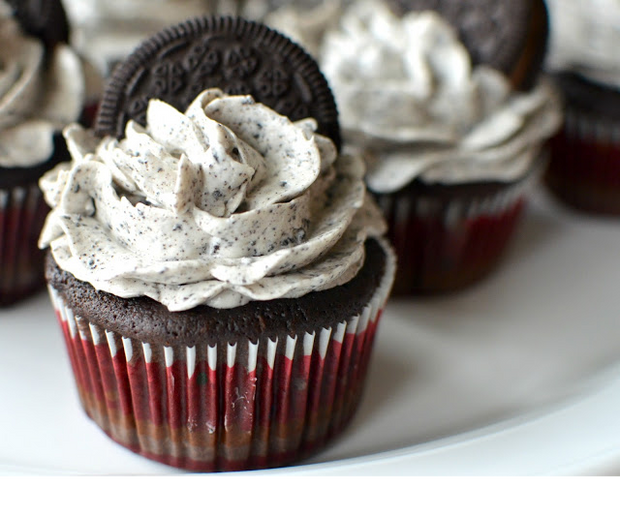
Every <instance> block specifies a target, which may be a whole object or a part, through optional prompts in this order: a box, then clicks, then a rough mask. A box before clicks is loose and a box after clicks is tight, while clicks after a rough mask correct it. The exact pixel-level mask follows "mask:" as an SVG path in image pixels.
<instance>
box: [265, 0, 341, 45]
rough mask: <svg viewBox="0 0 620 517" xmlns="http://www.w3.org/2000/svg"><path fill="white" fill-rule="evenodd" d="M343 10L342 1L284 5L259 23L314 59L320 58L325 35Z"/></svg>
mask: <svg viewBox="0 0 620 517" xmlns="http://www.w3.org/2000/svg"><path fill="white" fill-rule="evenodd" d="M343 7H344V6H343V0H321V1H320V2H319V3H317V4H316V5H311V6H299V5H295V4H294V3H293V4H292V5H290V4H286V5H283V6H282V7H279V8H278V9H276V10H274V11H272V12H269V13H267V14H266V15H265V17H264V20H263V21H264V23H265V24H267V25H269V26H270V27H272V28H273V29H276V30H279V31H281V32H282V33H283V34H286V35H287V36H288V37H289V38H291V39H292V40H293V41H295V42H297V43H299V44H300V45H301V46H302V47H303V48H304V49H305V50H306V52H308V53H309V54H311V55H313V56H315V57H316V56H319V55H320V51H321V46H322V44H323V39H324V38H325V34H326V32H327V31H328V30H331V29H335V28H336V27H338V20H339V19H340V17H341V16H342V12H343Z"/></svg>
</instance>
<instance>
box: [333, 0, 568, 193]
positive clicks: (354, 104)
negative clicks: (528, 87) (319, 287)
mask: <svg viewBox="0 0 620 517" xmlns="http://www.w3.org/2000/svg"><path fill="white" fill-rule="evenodd" d="M322 68H323V70H324V72H325V74H326V76H327V77H328V79H329V80H330V83H331V85H332V88H333V90H334V92H335V96H336V100H337V102H338V107H339V111H340V121H341V125H342V126H343V129H344V135H345V139H346V140H348V141H349V142H350V143H354V144H356V145H358V146H359V147H360V148H363V149H364V150H365V151H366V153H367V154H368V158H369V161H370V167H369V169H370V172H369V175H368V185H369V187H370V189H371V190H374V191H376V192H393V191H396V190H398V189H400V188H402V187H404V186H405V185H407V184H409V183H410V182H411V181H412V180H414V179H416V178H419V179H420V180H422V181H424V182H427V183H444V184H453V183H463V182H475V181H512V180H515V179H518V178H520V177H522V176H524V175H525V174H527V173H528V172H529V171H530V170H531V168H532V166H533V164H534V163H535V162H536V160H537V158H538V157H539V155H540V149H541V145H542V144H543V143H544V141H545V139H546V138H548V137H549V136H550V135H552V134H553V133H554V132H555V131H556V129H557V128H558V126H559V124H560V121H561V107H560V102H559V99H558V96H557V94H556V92H555V91H554V89H553V88H552V87H551V86H550V85H549V84H548V83H547V82H544V81H542V82H540V83H539V84H538V86H537V87H535V88H534V89H533V90H532V91H531V92H527V93H513V92H512V90H511V87H510V84H509V82H508V80H507V79H506V77H504V76H503V75H502V74H501V73H500V72H498V71H496V70H494V69H492V68H489V67H487V66H477V67H475V68H474V67H472V65H471V59H470V56H469V54H468V53H467V50H466V49H465V48H464V46H463V45H462V44H461V43H460V42H459V40H458V37H457V35H456V33H455V31H454V30H453V29H452V28H451V26H449V25H448V24H447V23H446V22H445V21H443V20H442V18H441V17H440V16H439V15H437V14H436V13H434V12H421V13H417V12H412V13H408V14H407V15H405V16H403V17H402V18H397V17H396V16H395V15H393V14H392V13H391V12H390V11H389V9H388V8H387V7H385V6H383V5H382V4H381V3H378V2H376V1H370V2H360V3H356V4H355V5H354V6H353V7H351V8H350V9H349V10H348V11H347V12H346V13H345V15H344V16H343V17H342V19H341V23H340V28H339V29H338V30H337V31H332V32H329V33H328V34H327V36H326V40H325V42H324V44H323V54H322Z"/></svg>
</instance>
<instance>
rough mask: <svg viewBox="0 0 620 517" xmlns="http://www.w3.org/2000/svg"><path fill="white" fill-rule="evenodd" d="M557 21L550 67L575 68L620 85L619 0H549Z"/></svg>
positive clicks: (587, 74)
mask: <svg viewBox="0 0 620 517" xmlns="http://www.w3.org/2000/svg"><path fill="white" fill-rule="evenodd" d="M548 6H549V11H550V14H551V19H552V21H553V31H552V32H551V40H550V52H549V63H548V64H549V67H550V68H553V69H556V70H566V69H570V70H574V71H575V72H579V73H581V74H582V75H584V76H586V77H589V78H590V79H592V80H595V81H597V82H600V83H603V84H605V85H607V86H610V87H615V88H620V61H619V60H618V56H617V55H616V49H617V48H618V46H619V45H620V1H619V0H590V1H588V2H584V1H582V0H581V1H580V0H548Z"/></svg>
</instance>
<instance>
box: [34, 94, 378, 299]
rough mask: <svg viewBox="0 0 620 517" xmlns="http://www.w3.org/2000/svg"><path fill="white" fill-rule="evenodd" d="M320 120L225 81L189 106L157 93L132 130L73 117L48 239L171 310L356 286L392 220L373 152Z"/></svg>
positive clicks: (113, 284) (121, 286)
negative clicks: (375, 187)
mask: <svg viewBox="0 0 620 517" xmlns="http://www.w3.org/2000/svg"><path fill="white" fill-rule="evenodd" d="M315 129H316V124H315V122H314V120H313V119H306V120H301V121H298V122H291V121H290V120H289V119H288V118H286V117H283V116H281V115H279V114H278V113H276V112H275V111H273V110H271V109H270V108H268V107H266V106H264V105H263V104H260V103H256V102H254V101H253V99H252V98H251V97H249V96H227V95H225V94H223V93H222V92H221V91H220V90H217V89H211V90H206V91H205V92H203V93H202V94H200V95H199V96H198V97H197V98H196V100H195V101H194V102H193V103H192V104H191V105H190V106H189V108H188V109H187V110H186V112H185V113H181V112H179V111H177V110H176V109H174V108H173V107H171V106H169V105H167V104H165V103H163V102H161V101H158V100H151V101H150V104H149V108H148V111H147V125H146V127H142V126H140V125H139V124H137V123H135V122H133V121H130V122H129V123H128V124H127V128H126V137H125V138H124V139H123V140H121V141H118V140H116V139H114V138H112V137H105V138H103V139H102V140H98V139H96V138H95V137H94V136H93V135H92V133H90V132H89V131H85V130H84V129H82V128H81V127H79V126H77V125H73V126H70V127H68V128H67V129H66V130H65V137H66V139H67V142H68V146H69V150H70V152H71V155H72V162H71V163H66V164H62V165H59V166H58V167H56V168H55V169H54V170H52V171H50V172H49V173H48V174H47V175H46V176H45V177H44V178H43V179H42V180H41V183H40V185H41V187H42V189H43V191H44V192H45V195H46V200H47V202H48V204H50V206H52V207H53V209H52V212H51V214H50V215H49V217H48V220H47V222H46V226H45V228H44V230H43V233H42V235H41V239H40V246H41V247H47V246H49V247H50V248H51V250H52V253H53V255H54V258H55V260H56V262H57V263H58V265H59V266H60V267H61V268H62V269H64V270H66V271H69V272H70V273H72V274H73V275H74V276H75V277H76V278H78V279H79V280H82V281H86V282H89V283H90V284H91V285H93V286H94V287H95V288H96V289H99V290H104V291H107V292H109V293H112V294H115V295H117V296H120V297H135V296H142V295H144V296H148V297H150V298H153V299H155V300H157V301H159V302H161V303H162V304H164V305H166V306H167V307H168V309H169V310H171V311H181V310H186V309H190V308H192V307H195V306H197V305H202V304H205V305H209V306H212V307H217V308H230V307H235V306H240V305H243V304H245V303H247V302H249V301H250V300H270V299H275V298H295V297H300V296H303V295H304V294H306V293H309V292H311V291H317V290H325V289H329V288H331V287H334V286H337V285H341V284H344V283H346V282H347V281H349V280H350V279H351V278H353V277H354V276H355V275H356V274H357V272H358V271H359V269H360V268H361V266H362V264H363V262H364V242H365V240H366V238H367V237H368V236H373V235H380V234H382V233H383V232H384V231H385V226H384V225H385V223H384V222H383V219H382V217H381V216H380V215H379V213H378V211H377V210H378V209H377V208H376V206H375V205H374V204H373V203H372V201H371V200H370V199H369V197H368V195H367V194H366V191H365V187H364V183H363V176H364V173H365V168H364V165H363V162H362V160H361V159H360V158H358V157H356V156H355V155H347V154H342V155H341V156H340V157H338V156H337V153H336V149H335V147H334V145H333V143H332V142H331V140H329V139H327V138H325V137H322V136H321V135H319V134H316V133H314V131H315Z"/></svg>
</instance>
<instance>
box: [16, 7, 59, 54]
mask: <svg viewBox="0 0 620 517" xmlns="http://www.w3.org/2000/svg"><path fill="white" fill-rule="evenodd" d="M7 3H8V4H9V5H10V6H11V8H12V9H13V16H14V17H15V19H16V20H17V21H18V22H19V23H20V25H21V26H22V28H23V29H24V31H26V32H27V33H28V34H31V35H32V36H35V37H37V38H39V39H40V40H42V41H43V42H44V43H45V46H46V47H48V48H53V47H54V46H55V45H56V44H57V43H68V42H69V22H68V21H67V13H66V12H65V9H64V8H63V6H62V3H61V2H60V0H7Z"/></svg>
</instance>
